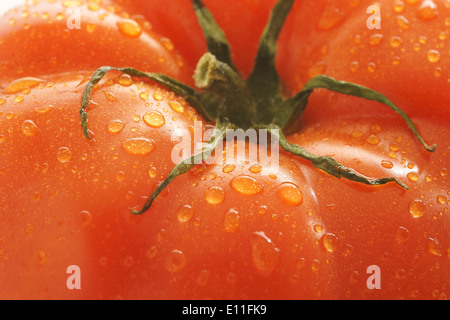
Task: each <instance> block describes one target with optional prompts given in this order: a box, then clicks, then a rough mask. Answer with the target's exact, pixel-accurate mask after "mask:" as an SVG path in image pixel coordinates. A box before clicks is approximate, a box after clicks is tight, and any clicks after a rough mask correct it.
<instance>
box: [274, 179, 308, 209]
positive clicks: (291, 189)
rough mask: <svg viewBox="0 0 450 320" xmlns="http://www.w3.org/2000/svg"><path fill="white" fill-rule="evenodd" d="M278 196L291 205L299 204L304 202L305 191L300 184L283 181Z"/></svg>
mask: <svg viewBox="0 0 450 320" xmlns="http://www.w3.org/2000/svg"><path fill="white" fill-rule="evenodd" d="M277 197H278V198H279V199H280V200H281V201H283V202H284V203H286V204H288V205H291V206H299V205H301V204H302V202H303V193H302V191H301V190H300V188H299V187H298V186H296V185H295V184H293V183H290V182H285V183H282V184H281V185H280V186H279V187H278V190H277Z"/></svg>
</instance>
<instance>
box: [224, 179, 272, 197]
mask: <svg viewBox="0 0 450 320" xmlns="http://www.w3.org/2000/svg"><path fill="white" fill-rule="evenodd" d="M230 185H231V188H233V190H235V191H237V192H239V193H240V194H244V195H256V194H259V193H261V192H263V190H264V187H263V186H262V184H261V183H260V182H259V181H258V180H256V179H255V178H252V177H250V176H244V175H242V176H237V177H234V178H233V180H231V182H230Z"/></svg>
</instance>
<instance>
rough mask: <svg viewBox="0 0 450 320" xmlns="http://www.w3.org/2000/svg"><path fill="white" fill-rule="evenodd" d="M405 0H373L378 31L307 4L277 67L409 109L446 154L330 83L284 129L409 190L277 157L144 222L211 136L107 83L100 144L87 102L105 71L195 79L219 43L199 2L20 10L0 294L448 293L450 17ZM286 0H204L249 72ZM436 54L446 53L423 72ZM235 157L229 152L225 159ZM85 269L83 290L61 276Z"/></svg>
mask: <svg viewBox="0 0 450 320" xmlns="http://www.w3.org/2000/svg"><path fill="white" fill-rule="evenodd" d="M410 2H414V1H405V4H404V7H403V9H402V8H401V7H400V4H398V6H396V7H392V3H391V2H389V1H379V2H378V3H379V5H380V7H381V9H382V11H381V12H382V15H381V19H382V20H381V21H382V29H380V30H369V29H367V27H366V19H367V18H368V17H369V16H370V15H369V14H367V13H366V10H365V9H366V8H367V6H368V5H369V2H368V1H351V2H348V1H334V2H328V1H318V2H317V1H316V2H314V4H312V2H311V1H297V2H296V3H295V4H294V7H293V9H292V12H291V14H290V16H289V18H288V19H287V21H286V25H285V28H284V29H283V31H282V33H281V36H280V40H279V51H278V56H277V66H278V69H279V71H280V75H281V76H282V78H283V80H284V82H285V84H286V85H287V86H289V88H288V89H290V90H292V91H298V89H300V88H301V87H302V86H303V85H304V84H305V83H306V82H307V81H308V80H309V79H310V78H311V77H312V76H314V75H316V74H319V73H324V74H326V75H330V76H333V77H336V78H338V79H342V80H346V81H352V82H355V83H361V84H363V85H366V86H369V87H373V88H375V89H377V90H378V91H380V92H382V93H384V94H386V95H387V96H388V97H390V98H391V99H392V100H393V101H394V102H395V103H396V104H397V105H399V106H401V107H402V108H403V107H404V110H406V111H407V113H408V114H411V115H412V118H413V120H414V122H415V123H416V125H417V127H418V128H419V129H420V131H421V134H422V135H423V136H424V137H425V140H426V141H427V142H429V143H430V144H434V143H436V144H437V146H438V148H437V150H436V151H435V152H434V153H429V152H428V151H426V150H424V149H423V146H422V145H421V144H420V143H418V142H417V141H416V139H415V137H414V136H413V135H412V134H411V133H410V131H409V130H408V127H407V126H406V125H405V124H404V123H403V122H402V119H401V118H400V117H399V116H398V115H396V114H395V113H394V112H392V111H391V110H389V109H387V108H386V106H383V105H381V104H379V103H376V102H367V101H366V100H363V99H359V98H355V97H350V96H343V95H339V94H336V93H329V92H327V91H324V90H318V91H315V92H314V93H313V94H312V95H311V97H310V104H309V105H308V108H307V111H306V112H305V117H304V118H303V123H302V125H303V126H302V127H301V128H298V129H297V131H295V132H294V133H293V134H291V135H289V136H288V140H289V142H291V143H295V144H298V145H300V146H303V147H304V148H306V149H307V150H308V151H310V152H312V153H314V154H318V155H327V156H332V157H333V158H335V159H336V160H337V161H339V162H340V163H342V164H343V165H345V166H347V167H349V168H352V169H354V170H356V171H357V172H360V173H362V174H363V175H366V176H368V177H386V176H389V177H394V178H396V179H398V180H400V181H402V182H403V183H405V184H406V185H408V186H409V190H403V189H402V188H400V187H399V186H398V185H396V184H394V183H390V184H385V185H380V186H366V185H363V184H360V183H356V182H352V181H348V180H345V179H337V178H335V177H332V176H331V175H329V174H327V173H325V172H322V171H321V170H319V169H317V168H314V167H313V166H312V165H311V163H310V162H308V161H306V160H303V159H300V158H298V157H295V156H293V155H292V154H290V153H288V152H285V151H281V152H280V155H279V163H278V165H279V171H278V172H277V173H276V174H270V175H269V174H266V171H267V169H268V168H269V167H270V163H268V160H264V159H259V160H260V161H258V162H255V163H246V164H234V165H230V164H228V165H225V164H220V163H217V164H206V163H205V164H200V165H197V166H194V167H193V168H192V169H191V170H190V171H189V172H188V173H186V174H184V175H181V176H179V177H177V178H176V179H175V180H174V181H173V182H172V183H171V184H170V185H169V186H168V187H167V188H166V189H165V190H164V191H163V192H162V193H161V194H160V195H159V196H158V197H157V198H156V200H155V201H154V203H153V205H152V207H151V208H150V209H149V210H148V211H147V212H146V213H145V214H143V215H132V214H131V211H132V210H136V209H137V210H139V209H140V208H142V205H143V204H144V202H145V201H146V200H147V199H148V196H149V195H150V194H151V193H152V192H153V191H154V190H155V189H156V188H157V186H158V185H159V184H160V183H161V182H162V181H164V179H165V178H166V177H167V176H168V175H169V173H170V172H171V170H172V168H173V167H174V166H175V163H174V162H173V156H174V150H178V149H177V148H178V147H179V146H180V145H181V144H180V140H177V139H174V135H175V133H177V132H192V131H193V128H194V126H195V121H201V122H202V123H203V124H204V126H205V127H204V128H203V130H206V129H208V128H212V127H213V123H212V122H211V123H210V122H207V121H205V120H204V118H202V116H200V115H199V114H198V112H197V111H196V110H195V109H194V108H193V107H192V106H191V105H190V104H189V103H188V102H187V101H186V99H184V98H182V97H180V96H178V95H176V94H175V93H174V92H171V91H170V90H168V89H166V88H164V87H163V86H161V85H156V84H154V83H153V82H149V81H147V80H145V79H142V78H139V77H130V76H128V75H123V74H121V73H118V72H116V71H112V72H110V73H109V74H108V75H107V76H106V78H105V79H103V80H102V82H100V83H99V85H98V86H96V87H95V89H94V91H93V94H92V96H91V102H90V104H89V107H88V111H89V130H90V134H91V136H92V139H91V140H87V139H85V137H84V136H83V132H82V130H81V127H80V116H79V110H80V104H81V99H82V96H83V91H84V90H85V87H86V85H87V83H88V81H89V79H90V77H91V75H92V73H93V72H94V71H95V69H97V68H98V67H100V66H103V65H110V66H114V67H129V66H130V67H135V68H137V69H141V70H142V71H150V72H161V73H165V74H168V75H170V76H172V77H173V78H176V79H177V80H179V81H182V82H184V83H187V84H190V85H192V84H193V81H192V79H191V76H192V74H193V71H194V66H195V63H196V62H197V60H198V59H199V58H200V56H201V55H202V53H203V52H204V51H206V50H207V49H206V46H205V44H204V37H203V35H202V34H201V30H200V28H199V27H198V22H197V20H196V17H195V14H194V12H193V10H192V6H191V5H190V3H188V2H187V1H183V2H181V1H173V3H172V2H170V6H169V5H167V2H166V1H165V2H164V4H165V5H164V6H161V2H160V1H138V0H136V1H132V0H116V1H106V0H103V1H62V0H61V1H54V2H48V1H37V3H36V4H32V5H29V6H28V7H23V8H19V9H17V10H15V11H12V12H10V13H8V14H7V15H6V16H4V17H3V19H1V20H0V24H2V25H1V27H0V30H1V31H0V61H2V63H1V64H0V70H1V71H2V73H1V74H2V75H1V78H0V83H1V87H2V90H3V93H2V94H1V95H0V212H1V216H0V298H3V299H15V298H26V299H28V298H31V299H55V298H56V299H99V298H100V299H208V298H209V299H445V298H448V296H449V294H450V292H449V279H448V276H447V273H448V272H447V270H448V269H449V263H450V243H449V242H450V237H449V234H450V232H449V231H450V230H449V228H450V227H449V226H450V224H449V219H448V218H449V216H448V209H449V204H450V184H449V181H448V170H449V169H450V155H449V150H450V145H449V143H448V141H447V138H446V133H447V132H448V130H449V120H450V119H449V113H448V106H447V105H448V102H449V101H450V97H449V96H448V95H449V93H448V90H446V89H447V88H448V81H447V72H448V69H446V68H448V58H447V59H446V58H445V57H446V56H447V55H448V52H446V50H448V48H446V47H445V37H448V36H450V35H448V28H445V26H448V18H447V16H448V13H449V11H450V10H449V6H448V2H446V1H438V0H434V1H433V3H435V4H436V6H437V12H438V14H437V15H436V17H433V19H431V18H430V19H429V21H422V19H423V16H421V14H424V13H423V12H422V13H420V12H421V10H423V9H421V8H422V7H423V6H424V5H423V4H421V3H416V4H410ZM416 2H417V1H416ZM425 2H429V1H424V3H425ZM274 4H275V1H274V0H270V1H269V0H267V1H237V2H236V3H234V2H233V5H230V3H229V2H227V1H205V5H206V6H207V7H208V8H210V9H211V12H212V14H213V15H214V16H215V17H216V19H217V22H218V23H219V24H220V25H221V26H223V29H224V31H225V33H226V34H227V36H228V37H229V40H230V43H231V45H232V49H233V57H234V58H235V60H234V61H235V64H236V66H237V68H238V69H239V70H240V71H241V72H242V73H243V74H244V75H248V74H250V71H251V69H252V66H253V64H252V62H251V59H253V57H254V56H255V54H256V51H257V46H258V41H259V37H260V34H261V32H262V29H263V28H264V25H265V23H266V20H267V18H268V16H269V13H270V10H271V9H272V7H273V5H274ZM69 5H71V6H72V7H71V8H72V9H80V10H81V11H80V13H81V15H80V17H81V20H80V21H81V23H80V26H81V28H80V29H68V27H67V18H68V17H69V16H70V15H69V14H68V11H67V9H69V8H68V7H67V6H69ZM431 9H432V10H430V11H429V13H428V15H432V14H433V10H434V9H433V8H431ZM71 12H74V11H71ZM75 13H76V11H75ZM138 14H139V15H138ZM417 14H418V16H417ZM238 15H242V16H243V18H242V20H243V21H245V23H246V25H247V23H248V28H244V31H243V28H242V24H236V17H237V16H238ZM244 16H245V18H244ZM398 16H403V17H405V19H408V21H409V22H410V24H411V28H409V29H408V28H405V27H402V25H400V26H399V24H398V23H399V22H397V21H399V20H398V19H400V18H398ZM144 17H145V18H144ZM430 17H431V16H430ZM397 18H398V19H397ZM147 19H148V20H147ZM400 20H401V21H403V23H405V20H403V19H400ZM361 24H362V26H361ZM399 28H400V29H399ZM380 35H381V36H380ZM393 37H399V38H401V41H400V42H401V45H399V46H396V42H395V40H398V39H397V38H395V40H393V39H394V38H393ZM425 37H426V39H427V42H426V43H422V42H424V38H425ZM442 38H444V39H443V40H442ZM43 39H45V41H44V40H43ZM169 39H170V40H169ZM375 42H377V43H375ZM415 43H418V44H419V45H420V46H419V47H418V46H416V45H415ZM247 45H248V46H249V48H248V50H247ZM353 47H354V48H353ZM402 48H404V49H405V50H402ZM416 48H419V50H417V49H416ZM349 50H350V51H349ZM429 50H437V51H439V52H440V60H439V61H437V62H430V61H428V62H427V57H428V56H429V55H427V52H429ZM397 57H398V58H397ZM377 59H379V61H378V60H377ZM387 60H388V61H387ZM355 61H356V62H358V64H356V63H354V62H355ZM396 61H399V63H397V62H396ZM370 62H374V63H375V64H376V70H373V71H374V72H371V71H370V70H368V69H367V67H368V66H369V65H368V64H369V63H370ZM392 62H395V63H392ZM416 65H420V66H422V65H423V66H424V67H423V68H415V66H416ZM356 66H358V68H357V69H355V68H356ZM413 67H414V68H413ZM366 70H367V71H366ZM438 70H440V71H438ZM411 83H414V85H411ZM416 84H417V86H415V85H416ZM422 92H428V93H427V94H425V95H424V94H423V93H422ZM423 103H426V105H427V106H429V108H428V109H427V111H426V112H425V110H424V108H423V107H422V106H423ZM381 108H384V109H381ZM380 110H384V111H383V113H382V112H381V111H380ZM356 111H357V112H356ZM243 112H244V111H243ZM181 142H184V140H183V141H181ZM194 143H195V141H189V144H190V145H191V147H194ZM254 147H255V145H253V144H252V143H251V142H250V143H248V144H246V146H245V148H246V151H247V152H252V151H254V150H255V149H254ZM235 148H237V145H236V144H235V143H233V142H227V144H226V148H225V150H224V156H225V155H226V154H227V153H231V152H232V151H233V150H235ZM257 148H262V146H257ZM258 150H259V149H258ZM74 265H75V266H78V267H79V270H81V273H80V274H78V276H79V278H76V279H75V280H76V282H77V281H78V284H80V285H81V288H79V289H76V288H75V289H70V285H69V283H68V281H69V280H70V279H72V278H70V276H71V273H70V272H69V271H68V267H70V266H74ZM374 267H375V269H374ZM373 270H375V272H374V271H373ZM70 281H71V280H70ZM378 285H381V287H380V288H378V287H377V286H378ZM374 286H376V287H374Z"/></svg>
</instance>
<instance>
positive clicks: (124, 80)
mask: <svg viewBox="0 0 450 320" xmlns="http://www.w3.org/2000/svg"><path fill="white" fill-rule="evenodd" d="M118 82H119V84H120V85H122V86H125V87H129V86H131V85H132V84H133V79H132V78H131V76H130V75H128V74H122V75H121V76H120V77H119V80H118Z"/></svg>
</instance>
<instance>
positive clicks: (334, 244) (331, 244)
mask: <svg viewBox="0 0 450 320" xmlns="http://www.w3.org/2000/svg"><path fill="white" fill-rule="evenodd" d="M322 244H323V246H324V248H325V249H326V250H327V251H328V252H335V251H336V250H337V249H338V247H339V240H338V237H337V236H336V235H335V234H333V233H325V234H324V235H323V236H322Z"/></svg>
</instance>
